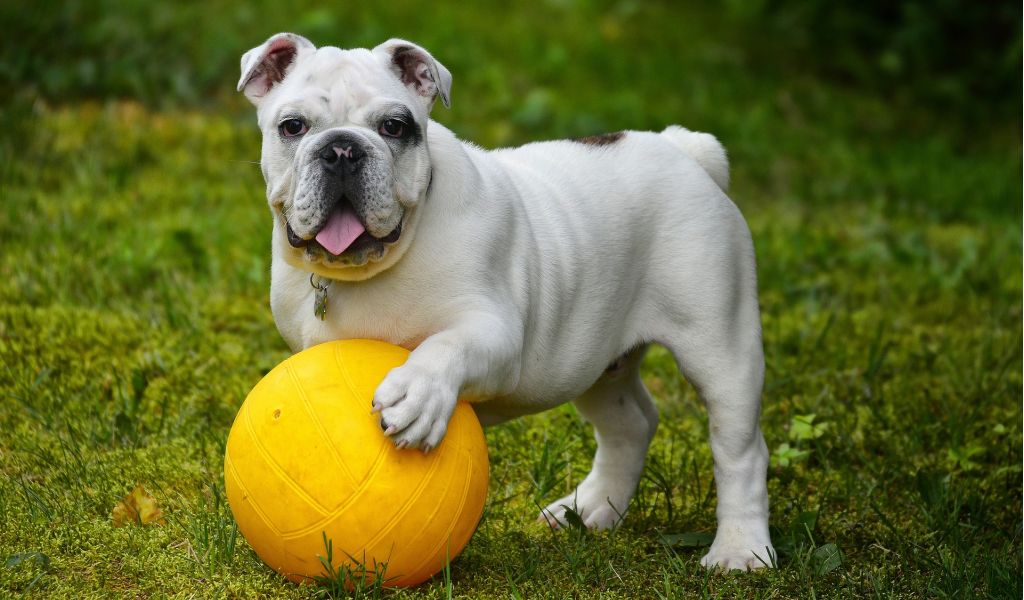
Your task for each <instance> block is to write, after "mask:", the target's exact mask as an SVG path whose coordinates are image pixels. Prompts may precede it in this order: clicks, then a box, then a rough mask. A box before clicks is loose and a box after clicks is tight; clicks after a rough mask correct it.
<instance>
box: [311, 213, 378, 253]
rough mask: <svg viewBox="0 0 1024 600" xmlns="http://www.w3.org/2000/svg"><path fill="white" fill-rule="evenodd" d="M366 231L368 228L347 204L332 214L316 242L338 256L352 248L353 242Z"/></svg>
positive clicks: (317, 236) (317, 235)
mask: <svg viewBox="0 0 1024 600" xmlns="http://www.w3.org/2000/svg"><path fill="white" fill-rule="evenodd" d="M364 231H366V228H365V227H363V224H362V223H361V222H360V221H359V217H357V216H356V211H355V210H353V209H352V206H351V205H349V203H348V202H345V203H343V204H342V205H341V208H335V209H334V211H332V212H331V217H330V218H329V219H328V220H327V224H326V225H324V228H323V229H321V230H320V233H318V234H316V241H318V242H320V245H321V246H323V247H324V248H326V249H327V251H328V252H330V253H331V254H333V255H335V256H338V255H339V254H341V253H342V252H344V251H345V249H346V248H348V247H349V246H351V245H352V242H354V241H356V238H357V237H359V236H360V234H362V233H363V232H364Z"/></svg>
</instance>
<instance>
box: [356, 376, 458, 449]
mask: <svg viewBox="0 0 1024 600" xmlns="http://www.w3.org/2000/svg"><path fill="white" fill-rule="evenodd" d="M457 398H458V395H457V393H456V391H455V390H453V389H452V387H451V386H450V385H448V384H446V383H445V382H443V381H441V380H440V379H438V378H436V377H432V376H431V375H430V374H429V373H427V372H425V371H424V370H423V369H420V368H418V367H416V366H415V365H410V364H406V365H404V366H401V367H398V368H396V369H392V370H391V372H390V373H388V375H387V377H385V378H384V381H383V382H381V384H380V385H379V386H378V387H377V391H376V393H375V394H374V396H373V410H374V411H376V412H379V413H380V426H381V429H383V430H384V433H385V434H386V435H388V436H389V437H391V439H392V441H394V442H395V445H396V446H398V447H399V448H423V449H424V450H430V449H432V448H436V447H437V445H438V444H440V443H441V439H442V438H444V434H445V432H446V431H447V430H448V420H449V419H450V418H451V416H452V411H453V410H455V402H456V400H457Z"/></svg>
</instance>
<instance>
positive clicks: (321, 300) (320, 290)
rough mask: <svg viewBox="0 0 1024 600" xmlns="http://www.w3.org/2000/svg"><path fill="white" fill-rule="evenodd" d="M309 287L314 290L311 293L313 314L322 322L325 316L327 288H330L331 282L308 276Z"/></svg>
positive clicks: (312, 275)
mask: <svg viewBox="0 0 1024 600" xmlns="http://www.w3.org/2000/svg"><path fill="white" fill-rule="evenodd" d="M314 277H315V278H316V279H314ZM309 285H311V286H313V290H315V291H314V292H313V314H314V315H316V318H318V319H320V320H321V321H323V320H324V318H325V317H326V316H327V288H329V287H330V286H331V280H330V279H327V280H325V279H324V278H323V277H318V276H317V275H314V274H310V276H309Z"/></svg>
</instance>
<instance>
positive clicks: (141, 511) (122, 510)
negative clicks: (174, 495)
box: [113, 483, 166, 527]
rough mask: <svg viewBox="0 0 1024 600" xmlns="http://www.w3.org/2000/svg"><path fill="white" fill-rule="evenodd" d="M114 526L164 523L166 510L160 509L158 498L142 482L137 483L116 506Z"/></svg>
mask: <svg viewBox="0 0 1024 600" xmlns="http://www.w3.org/2000/svg"><path fill="white" fill-rule="evenodd" d="M113 518H114V527H124V526H125V525H128V524H135V525H145V524H147V523H156V524H157V525H163V524H164V523H166V521H165V520H164V512H163V511H162V510H160V505H159V504H157V501H156V498H154V497H153V496H150V495H149V493H148V492H146V489H145V488H143V487H142V484H141V483H140V484H137V485H136V486H135V489H134V490H132V492H131V493H130V494H128V495H127V496H125V497H124V499H123V500H121V501H120V502H118V503H117V505H116V506H114V512H113Z"/></svg>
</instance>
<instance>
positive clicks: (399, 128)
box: [379, 119, 405, 138]
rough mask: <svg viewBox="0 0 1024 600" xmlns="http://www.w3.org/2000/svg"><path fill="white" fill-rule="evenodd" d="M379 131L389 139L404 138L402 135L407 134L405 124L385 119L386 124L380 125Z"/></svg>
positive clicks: (396, 120)
mask: <svg viewBox="0 0 1024 600" xmlns="http://www.w3.org/2000/svg"><path fill="white" fill-rule="evenodd" d="M379 131H380V134H381V135H385V136H387V137H394V138H396V137H402V134H403V133H405V123H403V122H401V121H399V120H398V119H385V120H384V122H383V123H381V124H380V129H379Z"/></svg>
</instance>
